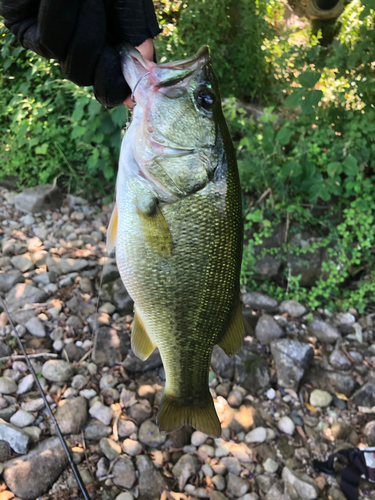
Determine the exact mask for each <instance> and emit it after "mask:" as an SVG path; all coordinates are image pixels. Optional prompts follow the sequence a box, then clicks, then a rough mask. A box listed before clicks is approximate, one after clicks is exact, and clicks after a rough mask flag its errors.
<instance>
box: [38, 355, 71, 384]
mask: <svg viewBox="0 0 375 500" xmlns="http://www.w3.org/2000/svg"><path fill="white" fill-rule="evenodd" d="M74 372H75V369H74V367H73V366H72V365H71V364H70V363H68V362H67V361H64V360H62V359H50V360H49V361H46V362H45V363H44V365H43V368H42V374H43V377H44V378H46V379H47V380H51V381H52V382H66V381H67V380H69V379H70V378H71V377H72V376H73V375H74Z"/></svg>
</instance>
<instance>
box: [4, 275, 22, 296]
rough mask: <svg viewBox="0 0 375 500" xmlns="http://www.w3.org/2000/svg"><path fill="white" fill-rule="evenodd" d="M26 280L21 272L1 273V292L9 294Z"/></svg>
mask: <svg viewBox="0 0 375 500" xmlns="http://www.w3.org/2000/svg"><path fill="white" fill-rule="evenodd" d="M24 279H25V278H24V277H23V276H22V274H21V273H20V272H19V271H13V272H8V273H0V292H9V290H10V289H11V288H12V287H13V286H14V285H16V284H17V283H20V282H22V281H24Z"/></svg>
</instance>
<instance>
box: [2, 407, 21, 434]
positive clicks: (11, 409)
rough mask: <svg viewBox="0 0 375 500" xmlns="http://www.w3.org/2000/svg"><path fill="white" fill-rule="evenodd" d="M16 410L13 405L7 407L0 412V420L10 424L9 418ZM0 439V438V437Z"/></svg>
mask: <svg viewBox="0 0 375 500" xmlns="http://www.w3.org/2000/svg"><path fill="white" fill-rule="evenodd" d="M16 411H17V409H16V407H15V405H9V406H8V407H7V408H3V409H2V410H0V419H3V420H5V421H6V422H10V419H11V417H12V416H13V415H14V414H15V413H16ZM0 439H1V437H0Z"/></svg>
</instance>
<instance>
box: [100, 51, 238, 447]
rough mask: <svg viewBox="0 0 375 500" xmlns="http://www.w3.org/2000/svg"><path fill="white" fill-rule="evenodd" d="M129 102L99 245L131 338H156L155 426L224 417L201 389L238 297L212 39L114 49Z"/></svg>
mask: <svg viewBox="0 0 375 500" xmlns="http://www.w3.org/2000/svg"><path fill="white" fill-rule="evenodd" d="M121 60H122V68H123V74H124V77H125V80H126V81H127V83H128V84H129V86H130V88H131V89H132V99H133V101H134V102H135V106H134V110H133V114H132V119H131V123H130V125H129V127H128V129H127V131H126V133H125V136H124V138H123V142H122V145H121V153H120V160H119V169H118V174H117V183H116V202H115V206H114V210H113V213H112V215H111V218H110V222H109V226H108V232H107V250H108V252H109V253H111V252H112V251H113V250H114V249H115V251H116V261H117V266H118V269H119V272H120V276H121V279H122V281H123V283H124V285H125V287H126V289H127V291H128V293H129V295H130V296H131V297H132V299H133V300H134V321H133V328H132V334H131V347H132V350H133V351H134V353H135V354H136V355H137V356H138V357H139V358H140V359H142V360H145V359H147V358H148V357H149V356H150V355H151V353H152V352H153V351H154V349H155V348H156V347H157V348H158V349H159V352H160V355H161V359H162V362H163V365H164V369H165V375H166V382H165V388H164V393H163V398H162V401H161V404H160V407H159V412H158V415H157V423H158V425H159V428H160V430H161V431H166V432H169V431H172V430H174V429H176V428H179V427H181V426H182V425H184V424H189V425H191V426H193V427H194V428H195V429H198V430H200V431H202V432H204V433H206V434H208V435H210V436H213V437H219V436H220V435H221V425H220V421H219V418H218V416H217V413H216V411H215V406H214V402H213V398H212V396H211V393H210V390H209V384H208V382H209V369H210V360H211V354H212V350H213V347H214V345H215V344H218V345H219V346H220V347H221V348H222V349H223V350H224V351H225V353H226V354H228V355H229V356H233V355H234V354H235V353H236V352H237V351H238V349H239V348H240V346H241V344H242V341H243V337H244V326H243V319H242V312H241V304H240V268H241V259H242V244H243V223H242V209H241V207H242V203H241V188H240V182H239V175H238V169H237V163H236V155H235V150H234V147H233V144H232V140H231V136H230V133H229V131H228V127H227V124H226V121H225V118H224V115H223V111H222V107H221V99H220V91H219V86H218V81H217V78H216V76H215V74H214V72H213V69H212V64H211V59H210V54H209V48H208V47H207V46H204V47H202V48H201V49H200V50H199V52H198V53H197V54H196V55H195V56H193V57H190V58H188V59H186V60H183V61H177V62H171V63H164V64H156V63H155V62H152V61H148V60H146V59H144V58H143V57H142V55H141V54H140V53H139V52H138V51H137V50H136V49H134V48H133V47H131V46H130V45H125V46H124V47H123V49H122V52H121Z"/></svg>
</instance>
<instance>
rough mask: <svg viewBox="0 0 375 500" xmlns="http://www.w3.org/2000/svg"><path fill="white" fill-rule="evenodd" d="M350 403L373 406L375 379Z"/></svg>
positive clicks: (354, 396) (355, 395) (374, 404)
mask: <svg viewBox="0 0 375 500" xmlns="http://www.w3.org/2000/svg"><path fill="white" fill-rule="evenodd" d="M0 392H1V391H0ZM352 403H353V404H355V405H356V406H365V407H367V408H372V407H373V406H375V379H371V380H369V381H368V382H367V384H365V385H364V386H362V387H361V388H360V389H358V391H357V392H356V393H355V394H353V397H352Z"/></svg>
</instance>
